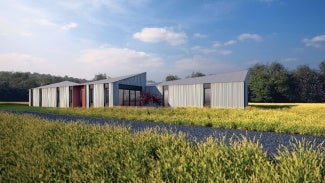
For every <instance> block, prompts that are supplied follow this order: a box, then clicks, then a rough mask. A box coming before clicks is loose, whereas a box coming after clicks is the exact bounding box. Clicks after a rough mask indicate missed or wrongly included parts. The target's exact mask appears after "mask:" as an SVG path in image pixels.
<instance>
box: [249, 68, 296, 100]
mask: <svg viewBox="0 0 325 183" xmlns="http://www.w3.org/2000/svg"><path fill="white" fill-rule="evenodd" d="M289 83H290V74H289V72H288V70H287V69H285V68H284V67H283V65H281V64H280V63H277V62H273V63H271V64H270V65H263V64H256V65H255V66H254V67H252V68H250V69H249V82H248V86H249V91H250V92H249V93H250V100H251V101H253V102H288V101H291V100H292V99H293V98H292V92H291V87H290V84H289Z"/></svg>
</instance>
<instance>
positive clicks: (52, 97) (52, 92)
mask: <svg viewBox="0 0 325 183" xmlns="http://www.w3.org/2000/svg"><path fill="white" fill-rule="evenodd" d="M42 107H56V88H42Z"/></svg>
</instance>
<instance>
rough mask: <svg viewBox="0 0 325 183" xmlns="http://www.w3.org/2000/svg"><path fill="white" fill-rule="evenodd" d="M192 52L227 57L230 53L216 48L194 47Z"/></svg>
mask: <svg viewBox="0 0 325 183" xmlns="http://www.w3.org/2000/svg"><path fill="white" fill-rule="evenodd" d="M213 47H218V46H215V45H214V46H213ZM192 50H193V51H197V52H199V53H203V54H218V55H229V54H231V53H232V51H231V50H226V49H218V48H204V47H201V46H194V47H192Z"/></svg>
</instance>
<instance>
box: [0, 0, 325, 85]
mask: <svg viewBox="0 0 325 183" xmlns="http://www.w3.org/2000/svg"><path fill="white" fill-rule="evenodd" d="M324 9H325V1H324V0H313V1H310V0H62V1H61V0H52V1H48V0H42V1H39V0H0V71H14V72H37V73H42V74H52V75H57V76H65V75H67V76H71V77H77V78H84V79H93V78H94V76H95V75H96V74H99V73H102V74H106V75H108V76H110V77H117V76H122V75H128V74H135V73H141V72H147V80H154V81H156V82H159V81H163V80H164V79H165V77H166V76H167V75H169V74H172V75H177V76H179V77H181V78H184V77H186V76H189V75H190V74H191V73H192V72H202V73H204V74H219V73H225V72H233V71H240V70H245V69H248V68H250V67H252V66H254V65H255V64H257V63H260V64H269V63H272V62H279V63H281V64H283V65H284V66H285V67H286V68H287V69H289V70H292V69H295V68H296V67H297V66H299V65H308V66H309V67H311V68H313V69H318V65H319V64H320V62H321V61H323V60H325V11H324Z"/></svg>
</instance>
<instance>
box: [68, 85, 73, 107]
mask: <svg viewBox="0 0 325 183" xmlns="http://www.w3.org/2000/svg"><path fill="white" fill-rule="evenodd" d="M72 88H73V87H72V86H70V87H69V107H73V106H72Z"/></svg>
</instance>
